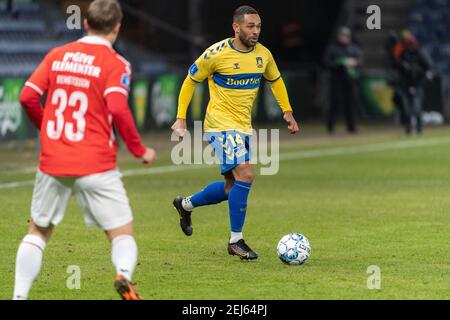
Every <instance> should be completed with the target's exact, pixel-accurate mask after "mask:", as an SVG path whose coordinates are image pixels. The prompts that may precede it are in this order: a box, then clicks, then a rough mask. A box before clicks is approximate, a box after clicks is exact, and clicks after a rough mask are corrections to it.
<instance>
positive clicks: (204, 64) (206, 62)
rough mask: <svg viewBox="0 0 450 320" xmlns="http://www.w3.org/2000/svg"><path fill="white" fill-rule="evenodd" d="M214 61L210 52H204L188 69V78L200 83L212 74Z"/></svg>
mask: <svg viewBox="0 0 450 320" xmlns="http://www.w3.org/2000/svg"><path fill="white" fill-rule="evenodd" d="M214 69H215V59H214V53H213V52H211V50H209V49H208V50H206V51H205V52H204V53H203V54H202V55H201V56H200V57H199V58H198V59H197V60H196V61H195V62H194V63H193V64H192V65H191V67H190V68H189V77H190V78H191V79H192V80H194V81H195V82H202V81H203V80H205V79H206V78H208V77H209V76H210V75H211V74H213V73H214Z"/></svg>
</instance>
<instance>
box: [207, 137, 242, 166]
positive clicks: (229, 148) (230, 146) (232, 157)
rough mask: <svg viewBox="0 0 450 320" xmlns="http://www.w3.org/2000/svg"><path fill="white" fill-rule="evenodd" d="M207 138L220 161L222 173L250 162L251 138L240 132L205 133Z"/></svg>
mask: <svg viewBox="0 0 450 320" xmlns="http://www.w3.org/2000/svg"><path fill="white" fill-rule="evenodd" d="M205 137H206V139H207V140H208V142H209V144H210V145H211V147H212V148H213V150H214V154H215V155H216V157H217V158H218V159H219V161H220V173H221V174H225V173H227V172H230V171H231V170H233V169H234V168H236V167H237V166H238V165H239V164H242V163H245V162H246V161H249V160H250V158H251V156H250V138H251V136H250V135H248V134H245V133H242V132H239V131H235V130H230V131H222V132H205Z"/></svg>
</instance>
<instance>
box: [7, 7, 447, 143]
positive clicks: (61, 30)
mask: <svg viewBox="0 0 450 320" xmlns="http://www.w3.org/2000/svg"><path fill="white" fill-rule="evenodd" d="M120 2H121V4H122V8H123V11H124V14H125V18H124V21H123V27H122V32H121V37H120V40H119V41H118V43H117V44H116V46H115V48H116V50H117V51H118V52H119V53H121V54H122V55H123V56H124V57H126V58H127V59H128V60H129V61H130V62H131V63H132V66H133V83H132V88H131V95H130V107H131V108H132V110H133V114H134V116H135V120H136V123H137V125H138V127H139V129H140V131H141V132H146V131H151V130H157V129H161V128H164V129H167V128H168V126H169V125H170V124H171V123H172V122H173V121H174V118H175V115H176V108H177V99H178V92H179V88H180V86H181V83H182V81H183V79H184V77H185V75H186V73H187V69H188V67H189V66H190V64H191V63H192V62H193V61H194V60H195V59H196V58H197V56H199V55H200V54H201V53H202V52H203V51H204V50H205V49H206V48H207V47H208V46H210V45H211V44H213V43H215V42H217V41H220V40H222V39H225V38H227V37H231V36H232V35H233V33H232V28H231V22H232V14H233V11H234V9H236V8H237V7H238V6H239V5H243V4H248V5H251V6H254V7H255V8H256V9H257V10H258V11H259V13H260V15H261V18H262V22H263V28H262V34H261V37H260V42H261V43H263V44H264V45H265V46H267V47H268V48H269V49H270V50H271V51H272V53H273V55H274V57H275V59H276V61H277V63H278V66H279V68H280V70H281V72H282V74H283V78H284V80H285V82H286V85H287V87H288V90H289V95H290V99H291V103H292V105H293V106H294V110H295V116H296V118H298V120H299V121H300V122H301V123H302V124H309V123H311V124H314V125H316V126H317V127H320V128H321V129H323V131H324V132H327V131H328V132H329V133H330V134H332V133H334V123H335V122H337V123H339V122H341V123H344V124H345V123H347V130H348V131H349V132H351V133H354V132H358V130H356V129H357V128H358V126H359V125H367V124H369V125H370V124H372V123H374V124H379V123H381V124H384V125H387V126H398V127H399V128H400V125H402V124H403V127H404V129H405V130H406V132H407V133H411V131H414V126H416V127H417V126H418V123H419V122H420V123H422V122H423V125H424V126H425V128H426V126H428V125H443V124H445V122H448V121H450V0H395V1H393V0H370V1H366V0H354V1H352V0H334V1H325V0H314V1H312V0H280V1H276V2H274V1H253V0H247V1H237V0H236V1H230V0H216V1H207V0H185V1H182V0H151V1H144V0H128V1H120ZM89 3H90V1H89V0H85V1H82V0H80V1H75V0H70V1H66V0H61V1H45V0H42V1H37V0H0V141H22V140H25V139H28V138H32V137H35V136H36V130H35V129H34V128H33V126H32V125H31V124H30V123H29V121H28V119H26V116H25V114H24V112H23V111H22V108H21V107H20V104H19V102H18V95H19V92H20V90H21V87H22V85H23V83H24V81H25V80H26V78H27V77H28V76H29V75H30V74H31V73H32V72H33V71H34V69H35V68H36V66H37V65H38V64H39V62H40V61H41V59H42V58H43V57H44V56H45V54H46V53H47V52H48V51H49V50H50V49H51V48H53V47H55V46H58V45H61V44H64V43H67V42H69V41H73V40H76V39H77V38H80V37H81V36H82V35H83V31H82V30H81V29H78V28H76V29H73V30H70V29H69V28H68V24H67V22H68V19H70V17H71V15H72V14H73V11H70V6H72V5H77V6H79V8H81V12H82V15H83V13H84V12H85V10H86V8H87V6H88V4H89ZM369 5H378V6H379V7H380V9H381V29H379V30H378V29H375V30H369V29H368V28H367V25H366V22H367V19H368V18H369V16H370V14H368V13H367V12H366V11H367V8H368V7H369ZM68 8H69V13H68V11H67V10H68ZM344 26H345V27H346V28H342V27H344ZM338 35H339V40H338ZM341 36H343V37H344V38H345V37H347V38H348V41H349V43H345V42H346V40H345V39H344V40H343V42H342V41H341V40H342V39H341ZM349 46H351V48H350V47H349ZM355 50H356V51H355ZM355 52H358V54H360V56H357V57H356V56H354V55H355ZM347 54H348V55H349V56H348V57H347V56H346V55H347ZM347 58H356V60H358V63H356V65H353V64H352V63H347V62H348V61H349V60H346V59H347ZM336 79H338V80H336ZM339 79H343V81H344V82H345V83H348V85H345V86H340V87H339V86H336V83H337V82H338V83H340V82H341V81H339ZM342 97H344V98H345V99H344V98H342ZM207 102H208V89H207V83H206V82H205V83H203V84H202V85H200V86H198V88H197V90H196V93H195V96H194V98H193V100H192V103H191V107H190V110H189V118H190V120H191V121H192V120H200V119H202V117H203V115H204V112H205V108H206V105H207ZM253 112H254V121H255V124H256V125H257V126H258V125H259V124H261V125H262V126H263V125H267V123H269V124H271V125H272V124H273V123H276V122H279V121H280V120H281V111H280V110H279V108H278V106H277V104H276V102H275V100H274V98H273V96H272V93H271V91H270V87H269V85H268V84H267V83H264V82H263V83H262V85H261V88H260V93H259V96H258V99H257V101H256V103H255V106H254V110H253ZM418 114H420V119H419V118H418V117H417V116H418ZM408 127H409V128H408ZM352 129H353V130H352ZM419 129H420V130H419ZM419 129H417V131H418V132H419V133H420V132H421V128H419ZM408 130H409V132H408Z"/></svg>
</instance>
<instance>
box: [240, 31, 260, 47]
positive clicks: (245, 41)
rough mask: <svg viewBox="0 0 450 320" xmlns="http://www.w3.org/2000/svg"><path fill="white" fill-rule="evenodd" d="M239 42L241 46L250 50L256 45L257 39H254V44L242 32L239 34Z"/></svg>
mask: <svg viewBox="0 0 450 320" xmlns="http://www.w3.org/2000/svg"><path fill="white" fill-rule="evenodd" d="M239 40H240V41H241V43H242V44H244V45H245V46H246V47H247V48H248V49H252V48H253V47H254V46H256V44H257V43H258V38H256V42H252V41H250V37H248V36H246V35H245V34H243V33H242V32H241V33H239Z"/></svg>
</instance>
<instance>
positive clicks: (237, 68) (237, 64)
mask: <svg viewBox="0 0 450 320" xmlns="http://www.w3.org/2000/svg"><path fill="white" fill-rule="evenodd" d="M240 68H241V67H239V63H233V69H234V70H239V69H240Z"/></svg>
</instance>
